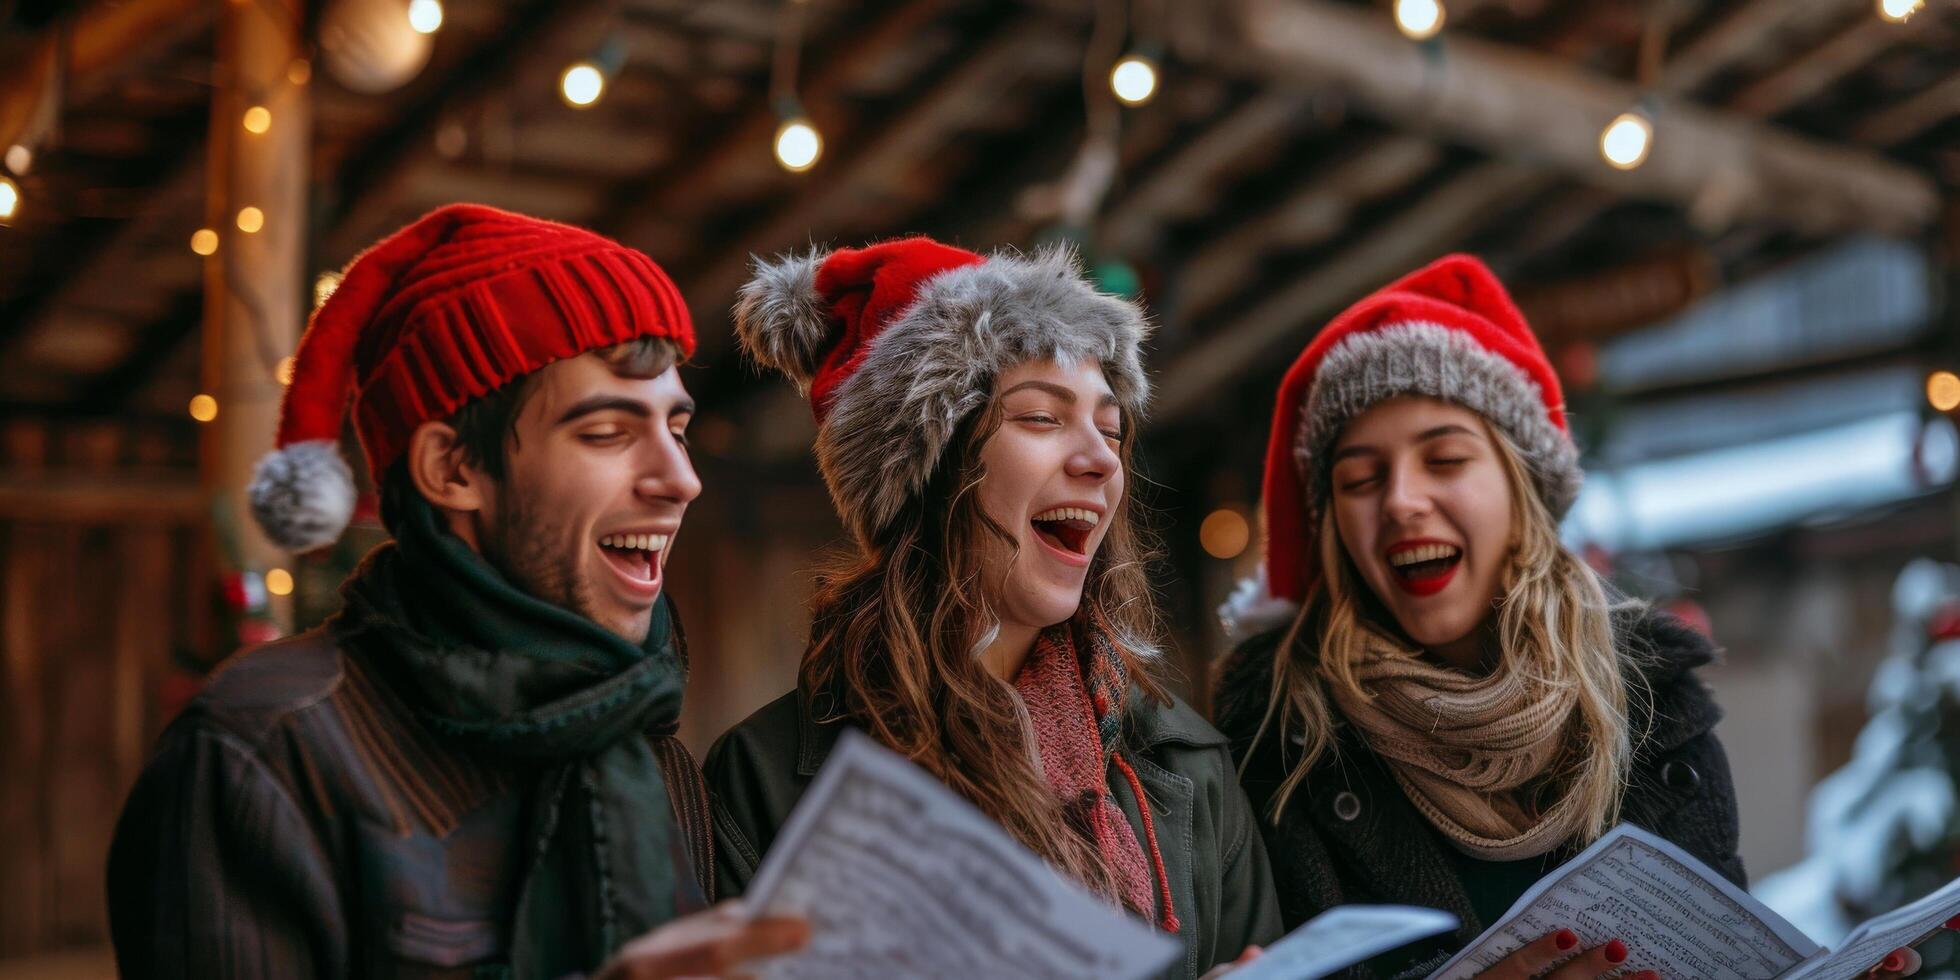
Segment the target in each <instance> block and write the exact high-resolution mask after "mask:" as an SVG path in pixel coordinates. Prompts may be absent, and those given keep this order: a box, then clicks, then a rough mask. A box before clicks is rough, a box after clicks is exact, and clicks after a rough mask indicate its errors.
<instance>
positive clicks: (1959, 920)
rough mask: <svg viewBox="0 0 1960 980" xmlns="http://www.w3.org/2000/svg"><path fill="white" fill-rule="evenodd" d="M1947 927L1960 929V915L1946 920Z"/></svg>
mask: <svg viewBox="0 0 1960 980" xmlns="http://www.w3.org/2000/svg"><path fill="white" fill-rule="evenodd" d="M1946 927H1947V928H1948V929H1954V930H1960V915H1956V916H1954V917H1953V918H1951V919H1948V920H1946Z"/></svg>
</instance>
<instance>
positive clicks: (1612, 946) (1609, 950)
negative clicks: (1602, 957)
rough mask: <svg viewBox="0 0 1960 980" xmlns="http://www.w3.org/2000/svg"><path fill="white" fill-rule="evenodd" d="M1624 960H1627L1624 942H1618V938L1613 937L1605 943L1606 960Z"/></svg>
mask: <svg viewBox="0 0 1960 980" xmlns="http://www.w3.org/2000/svg"><path fill="white" fill-rule="evenodd" d="M1626 961H1627V944H1626V943H1623V942H1620V941H1619V940H1617V939H1615V940H1612V941H1611V942H1608V943H1607V944H1606V962H1608V963H1625V962H1626Z"/></svg>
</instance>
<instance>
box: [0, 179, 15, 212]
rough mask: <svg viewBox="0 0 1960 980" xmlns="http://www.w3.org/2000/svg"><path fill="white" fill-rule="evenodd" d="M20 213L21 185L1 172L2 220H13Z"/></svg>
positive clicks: (0, 204) (0, 202)
mask: <svg viewBox="0 0 1960 980" xmlns="http://www.w3.org/2000/svg"><path fill="white" fill-rule="evenodd" d="M19 213H20V185H19V184H16V183H14V179H13V178H12V177H8V176H6V175H5V174H0V221H12V220H14V215H16V214H19Z"/></svg>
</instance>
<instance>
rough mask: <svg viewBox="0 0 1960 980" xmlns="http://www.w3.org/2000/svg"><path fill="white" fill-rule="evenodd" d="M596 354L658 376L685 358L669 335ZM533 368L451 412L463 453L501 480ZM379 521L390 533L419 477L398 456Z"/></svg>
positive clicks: (632, 372)
mask: <svg viewBox="0 0 1960 980" xmlns="http://www.w3.org/2000/svg"><path fill="white" fill-rule="evenodd" d="M587 353H590V354H596V355H598V357H599V359H600V360H602V361H605V362H606V366H607V367H610V368H611V369H612V372H613V373H614V374H616V375H618V376H619V377H622V378H657V377H659V376H661V375H662V374H665V373H666V372H667V369H668V368H670V367H674V366H676V365H679V364H685V363H687V355H686V354H685V353H684V352H683V351H682V350H681V347H680V345H679V344H677V343H675V342H674V341H672V340H670V339H668V338H666V337H635V338H633V339H632V340H629V341H626V342H625V343H622V344H614V345H613V346H611V347H600V348H597V349H595V350H591V351H587ZM536 378H537V372H535V371H533V372H531V373H530V374H526V375H524V376H522V377H519V378H517V379H516V380H514V381H512V382H510V383H509V384H507V385H504V386H503V387H502V388H498V389H497V390H495V391H493V392H491V393H489V394H487V395H484V396H483V397H482V398H478V399H476V400H474V401H470V402H466V403H464V405H463V407H461V408H459V409H457V410H456V413H455V414H454V415H451V416H450V417H449V425H450V427H451V428H454V429H455V430H456V441H457V442H458V443H459V444H460V445H461V446H462V450H463V458H464V459H465V460H467V461H468V462H470V463H472V464H474V465H476V466H480V467H482V468H483V471H484V472H485V473H488V474H490V476H491V478H493V479H497V480H501V479H503V478H504V473H505V471H506V469H507V468H508V462H509V453H510V447H511V445H512V444H514V443H515V442H516V441H517V417H518V416H519V415H520V414H522V413H523V411H524V406H525V404H527V403H528V402H530V400H531V395H532V393H533V391H534V390H535V389H536V387H537V385H536V384H535V380H536ZM379 484H380V494H381V523H382V524H383V525H384V526H386V527H387V528H388V530H389V531H390V532H393V531H394V529H395V517H396V515H399V514H400V513H401V505H402V503H404V502H405V501H406V499H407V498H406V497H405V496H403V495H404V494H411V493H415V492H416V490H415V482H414V481H413V480H410V479H409V477H408V463H407V460H406V459H401V460H396V461H395V464H394V465H393V466H390V467H388V472H387V473H385V474H382V475H381V476H380V477H379Z"/></svg>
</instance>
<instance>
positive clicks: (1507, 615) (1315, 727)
mask: <svg viewBox="0 0 1960 980" xmlns="http://www.w3.org/2000/svg"><path fill="white" fill-rule="evenodd" d="M1484 431H1485V433H1486V434H1487V435H1488V436H1489V437H1490V441H1491V443H1492V445H1494V446H1496V447H1497V455H1498V457H1499V458H1500V459H1501V460H1502V463H1503V468H1504V475H1505V478H1506V479H1507V480H1508V481H1509V484H1510V487H1511V526H1512V536H1513V549H1512V553H1511V560H1510V562H1509V564H1508V565H1506V567H1505V569H1504V573H1503V577H1502V579H1501V585H1502V594H1501V597H1500V598H1499V599H1498V602H1497V611H1496V616H1497V639H1498V642H1499V643H1500V647H1499V649H1500V650H1502V654H1501V655H1502V656H1504V657H1506V658H1515V659H1513V660H1512V661H1511V663H1510V666H1511V667H1512V669H1522V670H1526V671H1530V672H1531V675H1532V676H1534V677H1535V679H1537V680H1539V681H1541V682H1543V683H1546V684H1553V685H1559V686H1564V687H1571V688H1573V689H1575V690H1576V691H1577V692H1578V707H1577V717H1576V718H1575V719H1574V721H1573V725H1572V730H1571V735H1570V736H1569V738H1570V744H1569V745H1568V747H1567V750H1566V752H1565V753H1564V754H1563V755H1562V757H1561V759H1560V761H1559V762H1557V763H1555V764H1554V765H1555V768H1554V770H1553V773H1552V775H1553V779H1554V780H1555V785H1557V786H1559V787H1561V788H1562V791H1563V792H1564V793H1567V794H1570V795H1571V797H1572V799H1573V800H1574V801H1575V802H1576V803H1577V804H1578V805H1579V809H1580V812H1581V813H1582V814H1583V815H1584V818H1585V820H1584V823H1583V824H1582V825H1581V831H1580V834H1581V837H1582V838H1583V840H1582V841H1581V843H1590V842H1591V841H1593V840H1595V839H1597V838H1598V837H1599V836H1600V835H1601V834H1604V833H1605V832H1606V831H1608V830H1610V829H1612V827H1613V825H1614V824H1616V823H1618V822H1619V819H1620V801H1621V796H1622V794H1623V791H1624V789H1625V786H1626V780H1627V774H1628V771H1629V769H1630V768H1631V766H1632V759H1633V742H1634V739H1633V736H1632V734H1631V733H1630V732H1629V731H1628V726H1629V721H1628V711H1627V704H1628V697H1629V691H1628V688H1629V685H1630V684H1632V683H1637V682H1636V681H1633V680H1631V679H1630V678H1632V677H1633V676H1637V675H1634V674H1633V672H1631V671H1628V670H1627V669H1625V668H1626V665H1625V663H1624V661H1623V658H1622V656H1621V655H1620V653H1619V652H1618V649H1617V645H1616V643H1615V634H1614V628H1613V614H1614V613H1615V612H1619V611H1622V610H1624V609H1627V608H1631V607H1637V605H1638V604H1637V603H1633V602H1631V601H1630V600H1619V599H1609V598H1608V590H1607V587H1606V586H1605V584H1604V583H1602V582H1601V581H1600V578H1599V575H1598V573H1596V572H1594V571H1593V569H1592V568H1591V566H1588V565H1587V564H1586V563H1585V562H1584V561H1582V560H1580V558H1579V557H1578V556H1577V555H1574V554H1573V553H1572V552H1571V551H1569V550H1567V549H1566V548H1565V546H1564V545H1563V544H1562V543H1561V542H1560V541H1559V537H1558V521H1557V519H1556V518H1554V517H1553V516H1552V513H1551V511H1549V510H1547V509H1546V507H1545V504H1544V502H1543V501H1542V500H1540V499H1539V497H1538V494H1537V493H1536V492H1534V491H1533V489H1532V481H1531V477H1530V474H1529V473H1527V472H1526V470H1525V467H1524V462H1523V455H1522V453H1520V452H1519V450H1518V448H1517V446H1516V445H1515V444H1513V443H1512V442H1511V440H1510V439H1509V438H1508V437H1506V436H1505V435H1504V434H1503V433H1502V432H1500V431H1498V430H1497V429H1495V428H1494V427H1492V426H1491V425H1490V424H1489V423H1488V422H1485V423H1484ZM1319 567H1320V569H1321V571H1322V574H1321V575H1319V576H1317V580H1316V581H1315V582H1314V583H1313V585H1312V587H1311V588H1310V590H1309V592H1308V594H1307V597H1306V601H1305V602H1303V603H1302V604H1301V609H1300V613H1299V615H1298V616H1296V617H1294V620H1293V623H1292V625H1291V626H1290V627H1288V629H1287V631H1286V635H1285V636H1284V638H1283V639H1282V640H1281V641H1280V646H1279V648H1278V652H1277V653H1276V654H1275V655H1274V657H1273V676H1272V687H1271V691H1270V694H1269V696H1268V698H1267V702H1266V712H1265V715H1264V717H1262V718H1261V720H1260V723H1259V728H1258V731H1257V733H1256V734H1255V735H1254V736H1253V743H1252V744H1253V746H1254V747H1257V746H1258V744H1259V742H1260V740H1261V739H1264V738H1265V737H1266V736H1267V734H1268V731H1269V730H1273V731H1276V732H1293V731H1298V732H1301V733H1302V734H1303V735H1304V740H1303V741H1302V742H1301V744H1300V747H1299V751H1298V756H1297V759H1295V760H1291V761H1290V764H1289V768H1288V771H1287V775H1286V778H1285V779H1284V780H1283V781H1282V782H1281V783H1280V787H1279V791H1278V792H1277V793H1275V794H1274V796H1273V805H1272V812H1271V816H1272V817H1273V819H1275V820H1277V819H1278V817H1279V814H1280V812H1281V811H1283V810H1284V809H1285V808H1286V801H1287V799H1288V798H1289V797H1291V796H1292V794H1293V792H1294V791H1295V790H1296V789H1298V788H1299V786H1300V783H1301V782H1302V781H1303V780H1304V779H1305V778H1306V776H1307V773H1308V772H1309V771H1310V770H1311V769H1312V768H1313V766H1314V764H1315V763H1317V762H1318V761H1319V760H1320V759H1321V757H1322V756H1324V755H1328V754H1331V753H1337V752H1338V737H1337V735H1338V729H1339V726H1340V725H1341V724H1342V723H1343V722H1342V719H1341V717H1340V714H1339V712H1338V710H1337V709H1336V708H1335V706H1334V704H1333V700H1332V698H1331V696H1330V695H1329V693H1328V692H1329V691H1330V690H1331V689H1332V686H1333V685H1339V687H1340V689H1341V690H1342V691H1344V692H1346V693H1348V694H1351V695H1354V696H1357V697H1367V694H1366V693H1365V692H1364V691H1363V690H1362V687H1361V684H1360V682H1359V681H1358V680H1357V679H1356V677H1355V671H1354V666H1355V663H1356V661H1357V659H1358V658H1359V656H1360V655H1361V652H1362V649H1363V643H1364V637H1363V631H1364V630H1368V629H1382V628H1386V630H1387V631H1389V632H1391V633H1393V632H1396V631H1395V630H1394V621H1393V619H1392V618H1389V617H1388V615H1387V613H1386V611H1385V610H1383V609H1382V608H1381V607H1380V604H1379V603H1378V602H1377V601H1376V600H1375V597H1374V596H1373V594H1372V593H1371V592H1370V591H1369V590H1368V586H1367V584H1366V583H1365V582H1364V581H1363V580H1362V578H1361V576H1360V573H1359V571H1358V570H1357V569H1356V568H1355V567H1354V562H1353V560H1352V559H1350V558H1349V557H1348V554H1347V549H1346V548H1345V547H1344V546H1343V545H1342V544H1341V539H1340V532H1339V528H1338V527H1336V525H1335V521H1334V514H1333V508H1332V507H1331V506H1328V507H1324V508H1323V513H1322V515H1321V519H1320V538H1319ZM1287 744H1288V740H1286V739H1281V740H1280V746H1281V759H1282V762H1283V764H1284V763H1288V758H1287V757H1288V756H1289V755H1291V754H1292V753H1290V752H1288V751H1287V748H1286V747H1287ZM1249 757H1250V753H1248V758H1249Z"/></svg>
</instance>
